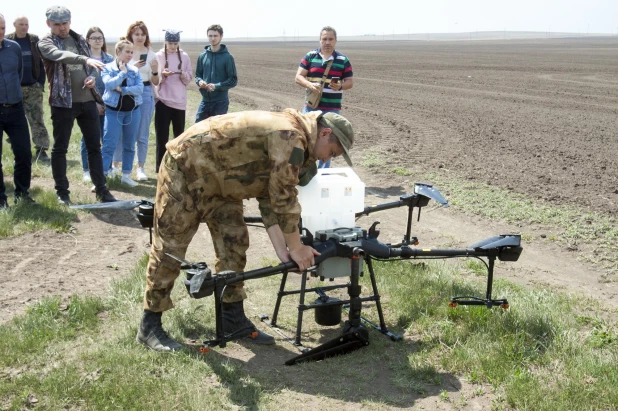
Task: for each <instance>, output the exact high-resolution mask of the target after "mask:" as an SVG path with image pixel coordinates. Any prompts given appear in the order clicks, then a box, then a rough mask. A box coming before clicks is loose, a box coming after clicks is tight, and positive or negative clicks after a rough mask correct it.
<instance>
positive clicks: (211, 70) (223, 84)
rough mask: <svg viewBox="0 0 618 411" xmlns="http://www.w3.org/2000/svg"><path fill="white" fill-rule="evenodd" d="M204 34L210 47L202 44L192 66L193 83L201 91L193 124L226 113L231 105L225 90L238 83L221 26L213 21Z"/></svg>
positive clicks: (232, 58)
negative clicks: (195, 63)
mask: <svg viewBox="0 0 618 411" xmlns="http://www.w3.org/2000/svg"><path fill="white" fill-rule="evenodd" d="M206 33H207V34H208V42H209V43H210V46H207V47H205V49H204V51H203V52H202V54H200V56H199V57H198V59H197V68H196V69H195V84H197V86H198V87H199V88H200V93H202V101H201V103H200V106H199V107H198V109H197V114H196V115H195V122H196V123H199V122H200V121H202V120H205V119H207V118H208V117H212V116H218V115H221V114H226V113H227V109H228V106H229V105H230V99H229V97H228V94H227V91H228V90H229V89H231V88H234V87H236V84H238V77H237V76H236V64H235V63H234V57H233V56H232V55H231V54H230V52H229V51H228V50H227V47H226V46H225V44H221V40H222V39H223V28H221V26H220V25H218V24H213V25H212V26H210V27H208V31H207V32H206Z"/></svg>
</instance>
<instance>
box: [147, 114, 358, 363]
mask: <svg viewBox="0 0 618 411" xmlns="http://www.w3.org/2000/svg"><path fill="white" fill-rule="evenodd" d="M353 141H354V133H353V131H352V126H351V125H350V123H349V122H348V121H347V120H346V119H345V118H344V117H342V116H340V115H338V114H335V113H326V114H324V115H323V114H322V112H320V111H315V112H310V113H307V114H301V113H300V112H299V111H297V110H292V109H286V110H284V111H283V112H280V113H270V112H260V111H252V112H240V113H233V114H227V115H223V116H216V117H210V118H208V119H206V120H204V121H201V122H199V123H197V124H195V125H194V126H192V127H191V128H189V129H188V130H187V131H185V132H184V133H183V134H181V135H180V136H179V137H178V138H176V139H174V140H173V141H170V142H169V143H168V144H167V146H166V148H167V152H166V153H165V156H164V157H163V160H162V162H161V167H160V169H159V176H158V182H157V195H156V202H155V207H154V235H153V239H152V248H151V251H150V260H149V262H148V268H147V273H146V278H147V285H146V292H145V294H144V316H143V318H142V321H141V324H140V327H139V330H138V333H137V337H136V339H137V341H138V342H140V343H142V344H144V345H146V346H147V347H149V348H151V349H153V350H157V351H174V350H178V349H180V348H181V347H182V345H181V344H179V343H178V342H176V341H174V340H173V339H172V338H170V337H169V336H168V335H167V333H166V332H165V331H164V330H163V326H162V324H161V316H162V313H163V311H166V310H169V309H170V308H172V307H173V303H172V300H171V297H170V296H171V292H172V287H173V286H174V281H175V280H176V278H177V277H178V275H179V273H180V263H179V262H178V261H176V260H174V259H173V258H171V257H169V256H168V255H166V253H169V254H172V255H174V256H176V257H180V258H184V257H185V252H186V250H187V247H188V245H189V243H190V242H191V239H192V238H193V236H194V235H195V233H196V232H197V229H198V227H199V224H200V223H202V222H205V223H206V224H207V225H208V228H209V230H210V233H211V235H212V240H213V244H214V247H215V254H216V260H215V271H216V272H221V271H225V270H232V271H234V272H237V273H238V272H242V271H243V270H244V268H245V264H246V261H247V258H246V251H247V248H248V247H249V233H248V230H247V226H246V224H245V222H244V220H243V203H242V201H243V200H244V199H248V198H256V199H257V200H258V203H259V208H260V213H261V215H262V220H263V222H264V225H265V227H266V229H267V232H268V236H269V238H270V240H271V242H272V244H273V247H274V248H275V251H276V253H277V256H278V257H279V259H280V260H281V261H282V262H289V261H294V262H295V263H296V264H297V265H298V268H299V270H300V271H303V270H306V269H307V268H309V267H311V266H312V265H314V256H316V255H319V253H318V252H317V251H315V250H314V249H313V248H312V247H309V246H305V245H303V244H302V243H301V241H300V234H299V231H298V222H299V218H300V212H301V208H300V205H299V203H298V199H297V194H298V193H297V190H296V186H297V185H298V184H299V174H300V176H301V179H302V180H303V181H304V183H305V184H306V182H308V181H309V180H310V179H311V177H312V176H313V175H315V172H316V168H315V162H316V160H322V161H323V162H326V161H328V160H329V159H331V158H333V157H337V156H339V155H343V157H344V158H345V160H346V162H347V163H348V164H349V165H350V166H351V165H352V163H351V161H350V157H349V150H350V148H351V147H352V143H353ZM301 170H303V172H305V170H312V171H307V172H306V173H303V172H301ZM243 286H244V284H243V283H242V282H239V283H236V284H232V285H228V286H227V287H226V289H225V291H224V293H223V299H222V300H223V302H222V312H223V331H224V332H225V334H228V335H229V334H233V333H239V334H241V335H242V334H244V330H246V337H249V338H250V340H251V341H253V342H255V343H258V344H274V338H273V337H272V336H270V335H268V334H265V333H262V332H260V331H258V330H257V329H256V328H255V326H254V325H253V324H252V323H251V321H250V320H249V319H247V317H246V316H245V313H244V308H243V300H244V299H245V298H247V295H246V293H245V291H244V289H243ZM241 330H242V331H241ZM256 331H257V332H256ZM242 336H243V338H244V337H245V336H244V335H242Z"/></svg>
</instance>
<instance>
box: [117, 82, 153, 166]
mask: <svg viewBox="0 0 618 411" xmlns="http://www.w3.org/2000/svg"><path fill="white" fill-rule="evenodd" d="M142 100H143V101H142V104H140V106H139V111H140V119H139V128H138V129H137V164H138V165H139V164H146V155H147V154H148V139H149V138H150V123H151V122H152V115H153V114H154V94H153V93H152V86H144V93H143V94H142ZM122 147H123V143H122V140H119V141H118V145H117V146H116V151H115V152H114V162H119V161H121V160H122Z"/></svg>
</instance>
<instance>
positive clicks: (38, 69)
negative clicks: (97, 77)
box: [6, 16, 50, 162]
mask: <svg viewBox="0 0 618 411" xmlns="http://www.w3.org/2000/svg"><path fill="white" fill-rule="evenodd" d="M13 27H15V32H14V33H11V34H8V35H7V36H6V38H7V39H11V40H14V41H15V42H16V43H17V44H19V47H21V53H22V56H23V60H24V62H23V65H24V75H23V77H22V79H21V91H22V93H23V95H24V100H23V103H24V109H25V110H26V117H27V118H28V123H30V130H32V142H33V143H34V148H35V150H36V153H35V160H40V161H44V162H49V161H50V159H49V156H48V155H47V150H48V149H49V134H48V133H47V129H46V128H45V122H44V121H43V86H45V69H44V67H43V60H42V59H41V54H40V53H39V49H38V47H37V45H36V44H37V43H38V42H39V37H38V36H37V35H35V34H30V33H28V29H29V28H30V25H29V24H28V18H27V17H26V16H19V17H17V18H16V19H15V20H14V21H13Z"/></svg>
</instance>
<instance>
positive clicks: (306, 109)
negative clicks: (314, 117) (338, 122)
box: [301, 104, 341, 168]
mask: <svg viewBox="0 0 618 411" xmlns="http://www.w3.org/2000/svg"><path fill="white" fill-rule="evenodd" d="M311 111H318V109H317V108H311V107H309V106H308V105H306V104H305V106H303V109H302V110H301V113H303V114H307V113H309V112H311ZM324 113H335V114H340V113H341V110H328V111H324ZM318 168H330V160H328V161H327V162H326V163H324V162H322V160H318Z"/></svg>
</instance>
